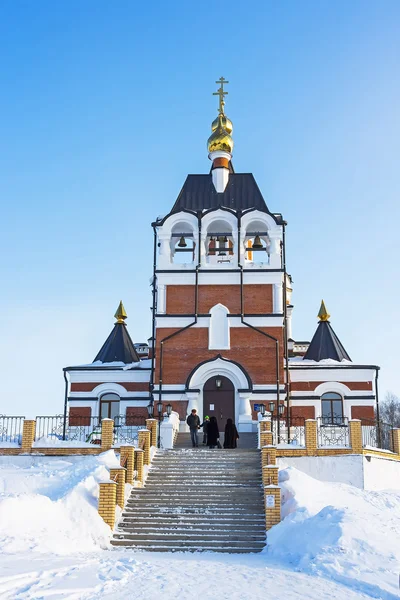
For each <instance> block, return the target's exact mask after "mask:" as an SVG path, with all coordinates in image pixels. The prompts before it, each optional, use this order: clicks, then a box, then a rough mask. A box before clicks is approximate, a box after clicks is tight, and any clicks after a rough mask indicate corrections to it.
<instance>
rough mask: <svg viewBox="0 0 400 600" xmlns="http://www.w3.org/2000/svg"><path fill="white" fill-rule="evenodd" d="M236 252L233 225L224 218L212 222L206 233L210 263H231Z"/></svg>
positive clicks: (207, 254) (208, 260) (207, 253)
mask: <svg viewBox="0 0 400 600" xmlns="http://www.w3.org/2000/svg"><path fill="white" fill-rule="evenodd" d="M234 254H235V249H234V240H233V235H232V226H231V225H230V224H229V223H228V222H227V221H224V220H223V219H217V220H215V221H213V222H212V223H210V225H209V227H208V229H207V235H206V256H207V262H208V263H210V264H218V263H230V262H231V261H232V258H233V256H234Z"/></svg>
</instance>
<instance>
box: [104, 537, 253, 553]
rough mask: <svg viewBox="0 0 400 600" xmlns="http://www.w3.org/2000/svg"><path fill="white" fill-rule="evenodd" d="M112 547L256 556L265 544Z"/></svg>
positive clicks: (129, 542) (126, 542)
mask: <svg viewBox="0 0 400 600" xmlns="http://www.w3.org/2000/svg"><path fill="white" fill-rule="evenodd" d="M111 545H112V546H131V547H132V548H133V549H134V550H146V551H147V552H149V551H150V552H216V553H224V554H256V553H258V552H261V551H262V549H263V548H264V546H265V544H263V545H262V546H259V545H257V547H254V546H250V545H246V546H245V545H244V544H243V545H242V546H241V547H232V546H228V545H226V546H224V547H220V548H218V547H216V548H215V547H209V546H193V545H192V546H185V547H182V546H181V545H163V546H151V547H149V546H144V545H141V544H136V543H135V542H133V541H132V540H114V539H112V540H111Z"/></svg>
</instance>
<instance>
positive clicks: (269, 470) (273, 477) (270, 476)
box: [262, 465, 279, 485]
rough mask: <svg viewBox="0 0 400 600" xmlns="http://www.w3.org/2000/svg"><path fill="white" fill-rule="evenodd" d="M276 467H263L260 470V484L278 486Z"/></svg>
mask: <svg viewBox="0 0 400 600" xmlns="http://www.w3.org/2000/svg"><path fill="white" fill-rule="evenodd" d="M278 469H279V467H278V465H264V466H263V468H262V482H263V484H264V485H278V477H279V475H278Z"/></svg>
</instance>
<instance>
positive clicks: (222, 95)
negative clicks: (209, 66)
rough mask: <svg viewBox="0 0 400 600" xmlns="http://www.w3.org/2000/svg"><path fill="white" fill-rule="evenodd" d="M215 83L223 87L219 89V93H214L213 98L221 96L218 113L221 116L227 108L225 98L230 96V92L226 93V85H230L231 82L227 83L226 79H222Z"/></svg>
mask: <svg viewBox="0 0 400 600" xmlns="http://www.w3.org/2000/svg"><path fill="white" fill-rule="evenodd" d="M215 83H220V84H221V87H219V88H218V91H216V92H213V96H219V107H218V112H219V114H220V115H223V114H224V108H225V100H224V96H227V95H228V92H224V85H225V84H226V83H229V81H227V80H226V79H225V78H224V77H220V78H219V79H218V81H216V82H215Z"/></svg>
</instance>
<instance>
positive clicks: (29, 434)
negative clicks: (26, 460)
mask: <svg viewBox="0 0 400 600" xmlns="http://www.w3.org/2000/svg"><path fill="white" fill-rule="evenodd" d="M35 431H36V421H29V420H27V419H25V421H24V425H23V429H22V442H21V452H23V453H25V452H30V451H31V450H32V444H33V442H34V440H35Z"/></svg>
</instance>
